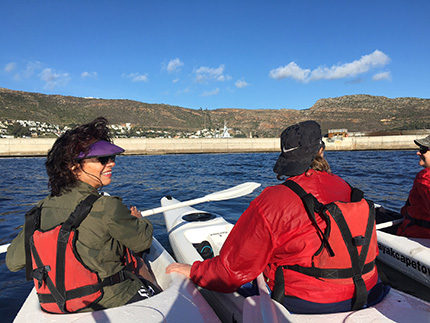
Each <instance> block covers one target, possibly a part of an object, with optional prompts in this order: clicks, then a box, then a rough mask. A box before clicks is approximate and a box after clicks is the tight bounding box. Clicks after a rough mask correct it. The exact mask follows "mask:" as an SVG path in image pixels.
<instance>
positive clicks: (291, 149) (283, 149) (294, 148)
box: [282, 147, 299, 153]
mask: <svg viewBox="0 0 430 323" xmlns="http://www.w3.org/2000/svg"><path fill="white" fill-rule="evenodd" d="M298 148H299V147H293V148H289V149H286V148H285V147H282V151H283V152H284V153H288V152H290V151H293V150H296V149H298Z"/></svg>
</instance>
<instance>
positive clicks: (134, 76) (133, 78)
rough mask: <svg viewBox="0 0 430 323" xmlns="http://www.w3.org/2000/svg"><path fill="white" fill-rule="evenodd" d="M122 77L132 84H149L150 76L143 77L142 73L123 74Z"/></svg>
mask: <svg viewBox="0 0 430 323" xmlns="http://www.w3.org/2000/svg"><path fill="white" fill-rule="evenodd" d="M122 77H125V78H128V79H131V81H132V82H149V78H148V74H145V75H142V74H140V73H130V74H122Z"/></svg>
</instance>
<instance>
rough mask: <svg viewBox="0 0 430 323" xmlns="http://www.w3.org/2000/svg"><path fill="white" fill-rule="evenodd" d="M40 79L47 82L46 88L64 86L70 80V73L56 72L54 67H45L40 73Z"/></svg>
mask: <svg viewBox="0 0 430 323" xmlns="http://www.w3.org/2000/svg"><path fill="white" fill-rule="evenodd" d="M40 79H41V80H42V81H44V82H45V83H46V84H45V86H44V88H45V89H48V90H52V89H54V88H56V87H57V86H64V85H66V84H67V82H69V81H70V79H71V78H70V76H69V74H68V73H56V72H55V71H54V70H53V69H52V68H45V69H43V70H42V72H41V73H40Z"/></svg>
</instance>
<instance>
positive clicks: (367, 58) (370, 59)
mask: <svg viewBox="0 0 430 323" xmlns="http://www.w3.org/2000/svg"><path fill="white" fill-rule="evenodd" d="M389 62H390V58H389V57H388V56H387V55H386V54H384V53H383V52H381V51H379V50H375V51H374V52H373V53H371V54H369V55H364V56H362V57H361V58H360V59H358V60H355V61H353V62H351V63H345V64H342V65H333V66H331V67H325V66H319V67H317V68H316V69H314V70H312V71H311V70H310V69H302V68H301V67H300V66H298V65H297V64H296V63H295V62H291V63H289V64H288V65H286V66H281V67H278V68H277V69H273V70H271V71H270V73H269V76H270V77H271V78H274V79H278V80H280V79H283V78H286V77H291V78H293V79H295V80H296V81H299V82H303V83H306V82H311V81H318V80H322V79H325V80H335V79H341V78H347V77H354V76H357V75H359V74H363V73H366V72H368V71H370V70H371V69H373V68H376V67H379V66H385V65H386V64H388V63H389Z"/></svg>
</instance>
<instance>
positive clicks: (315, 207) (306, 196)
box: [283, 180, 334, 257]
mask: <svg viewBox="0 0 430 323" xmlns="http://www.w3.org/2000/svg"><path fill="white" fill-rule="evenodd" d="M283 184H284V185H285V186H287V187H288V188H290V189H291V190H292V191H293V192H294V193H296V194H297V195H298V196H299V197H300V198H301V200H302V202H303V205H304V206H305V209H306V213H307V214H308V216H309V219H310V220H311V221H312V224H313V225H314V226H315V228H316V229H317V230H318V234H319V237H320V239H321V242H322V247H324V246H325V247H326V248H327V250H328V252H329V253H330V256H331V257H333V256H334V252H333V249H332V248H331V246H330V243H329V242H328V238H327V236H328V235H329V234H330V229H331V228H330V219H329V218H326V219H325V221H326V222H327V229H326V232H323V231H322V230H321V228H320V227H319V225H318V223H317V220H316V218H315V212H317V213H320V212H321V210H322V209H323V207H324V205H323V204H322V203H320V202H319V201H318V200H317V199H316V197H315V196H313V195H312V194H310V193H307V192H306V191H305V190H304V189H303V188H302V187H301V186H300V185H299V184H297V183H296V182H294V181H291V180H287V181H285V182H284V183H283ZM320 250H322V249H320ZM318 252H320V251H318Z"/></svg>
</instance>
